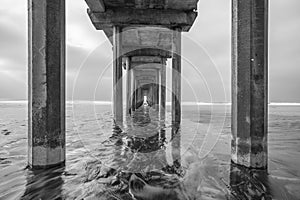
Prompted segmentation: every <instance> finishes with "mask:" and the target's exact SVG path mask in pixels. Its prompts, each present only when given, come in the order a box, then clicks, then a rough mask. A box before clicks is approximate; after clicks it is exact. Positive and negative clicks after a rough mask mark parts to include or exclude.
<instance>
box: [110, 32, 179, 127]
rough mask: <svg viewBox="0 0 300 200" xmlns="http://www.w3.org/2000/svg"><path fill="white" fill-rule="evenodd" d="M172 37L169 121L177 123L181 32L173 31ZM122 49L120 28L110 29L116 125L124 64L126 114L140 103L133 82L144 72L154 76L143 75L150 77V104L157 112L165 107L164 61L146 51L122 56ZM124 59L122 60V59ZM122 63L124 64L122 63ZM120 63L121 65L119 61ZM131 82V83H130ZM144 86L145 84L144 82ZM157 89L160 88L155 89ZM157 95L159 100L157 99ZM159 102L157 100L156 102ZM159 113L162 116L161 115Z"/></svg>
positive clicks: (119, 117)
mask: <svg viewBox="0 0 300 200" xmlns="http://www.w3.org/2000/svg"><path fill="white" fill-rule="evenodd" d="M172 34H173V37H172V52H171V58H172V122H173V123H180V122H181V56H180V55H181V29H180V28H176V29H175V30H174V31H173V32H172ZM121 48H122V28H121V27H118V26H114V27H113V114H114V120H115V121H116V122H117V123H120V122H122V121H123V80H122V78H123V74H122V71H123V67H122V66H124V63H126V64H125V66H126V69H127V70H128V71H127V79H126V81H127V84H126V85H127V93H126V102H127V108H126V110H127V111H126V114H127V112H131V111H132V109H133V110H134V109H135V108H136V105H137V103H138V101H141V97H142V94H141V93H142V92H141V89H142V86H143V84H139V83H138V82H137V75H138V74H137V73H138V72H139V71H140V73H142V72H145V71H147V70H152V71H154V74H155V75H152V74H144V76H147V75H148V76H149V77H154V79H153V80H150V82H148V83H150V84H153V85H154V87H153V88H152V87H151V89H152V94H153V96H154V99H153V103H154V104H157V105H158V107H159V110H160V111H161V112H162V111H164V110H165V105H166V59H167V57H162V56H149V54H148V53H147V50H146V51H144V55H142V56H130V57H124V55H122V53H121ZM124 58H125V59H124ZM124 60H126V61H124ZM122 61H123V62H122ZM130 82H132V83H130ZM144 85H145V83H144ZM159 87H161V88H159ZM159 94H160V97H159ZM160 99H161V101H159V100H160ZM161 114H162V113H161Z"/></svg>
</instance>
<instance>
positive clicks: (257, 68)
mask: <svg viewBox="0 0 300 200" xmlns="http://www.w3.org/2000/svg"><path fill="white" fill-rule="evenodd" d="M86 3H87V5H88V7H89V8H88V11H87V14H88V15H89V17H90V20H91V23H92V24H93V25H94V27H95V29H96V30H99V31H104V33H105V34H106V36H107V38H108V39H109V41H110V42H111V44H112V47H113V50H112V54H113V61H112V62H113V73H112V78H113V83H112V84H113V117H114V121H115V122H116V123H117V124H118V123H122V122H123V121H124V119H125V118H126V117H131V116H132V115H133V113H134V112H135V110H136V109H137V108H138V107H139V106H140V105H141V104H143V102H145V101H147V103H148V104H149V105H150V106H151V107H153V108H154V109H156V110H157V112H158V113H159V117H160V119H164V117H165V108H166V82H167V81H172V98H171V99H172V102H171V104H172V105H171V108H172V109H171V110H172V123H173V124H180V123H181V71H182V70H184V68H183V67H182V65H181V45H182V44H181V43H182V41H181V37H182V34H184V32H188V31H189V30H190V29H191V28H192V26H193V23H194V21H195V20H196V18H197V15H198V11H197V7H198V6H199V5H201V4H199V5H198V0H188V1H182V0H172V1H171V0H170V1H154V0H150V1H138V0H136V1H121V0H86ZM65 11H66V9H65V0H28V102H29V103H28V125H29V126H28V127H29V129H28V164H29V166H30V167H31V168H50V167H53V166H58V165H64V164H65V161H66V144H65V137H66V131H65V109H66V106H65V102H66V99H65V77H66V72H65V67H66V62H65V57H66V56H65V48H66V47H65V46H66V45H65V40H66V39H65V29H66V25H65V15H66V13H65ZM199 17H201V13H200V14H199ZM220 31H222V30H220ZM168 59H170V60H171V63H172V80H166V64H167V60H168ZM125 70H126V71H127V72H126V74H127V78H126V79H125V80H126V82H125V81H124V80H123V79H122V75H123V72H124V71H125ZM123 85H124V86H126V87H123ZM123 88H126V95H125V97H123ZM123 102H126V109H125V110H126V112H125V113H123ZM231 123H232V125H231V129H232V141H231V144H232V145H231V150H232V153H231V154H232V161H233V162H234V163H236V164H238V165H242V166H245V167H249V168H258V169H267V165H268V151H267V149H268V141H267V134H268V130H267V126H268V0H232V118H231Z"/></svg>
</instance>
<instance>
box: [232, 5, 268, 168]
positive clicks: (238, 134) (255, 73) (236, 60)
mask: <svg viewBox="0 0 300 200" xmlns="http://www.w3.org/2000/svg"><path fill="white" fill-rule="evenodd" d="M267 118H268V0H233V1H232V120H231V121H232V126H231V127H232V142H231V150H232V151H231V152H232V153H231V154H232V161H233V162H234V163H237V164H239V165H243V166H246V167H251V168H262V169H266V168H267V162H268V153H267V149H268V148H267V142H268V141H267V127H268V119H267Z"/></svg>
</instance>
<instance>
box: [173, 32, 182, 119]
mask: <svg viewBox="0 0 300 200" xmlns="http://www.w3.org/2000/svg"><path fill="white" fill-rule="evenodd" d="M172 40H173V44H172V123H180V122H181V29H180V28H176V29H174V31H173V38H172Z"/></svg>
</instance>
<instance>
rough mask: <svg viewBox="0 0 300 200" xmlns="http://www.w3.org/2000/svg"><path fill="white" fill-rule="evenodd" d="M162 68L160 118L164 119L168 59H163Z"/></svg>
mask: <svg viewBox="0 0 300 200" xmlns="http://www.w3.org/2000/svg"><path fill="white" fill-rule="evenodd" d="M161 65H162V66H161V70H160V76H161V77H160V80H161V81H160V119H161V120H164V119H165V116H166V87H167V73H166V59H163V60H162V63H161Z"/></svg>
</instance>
